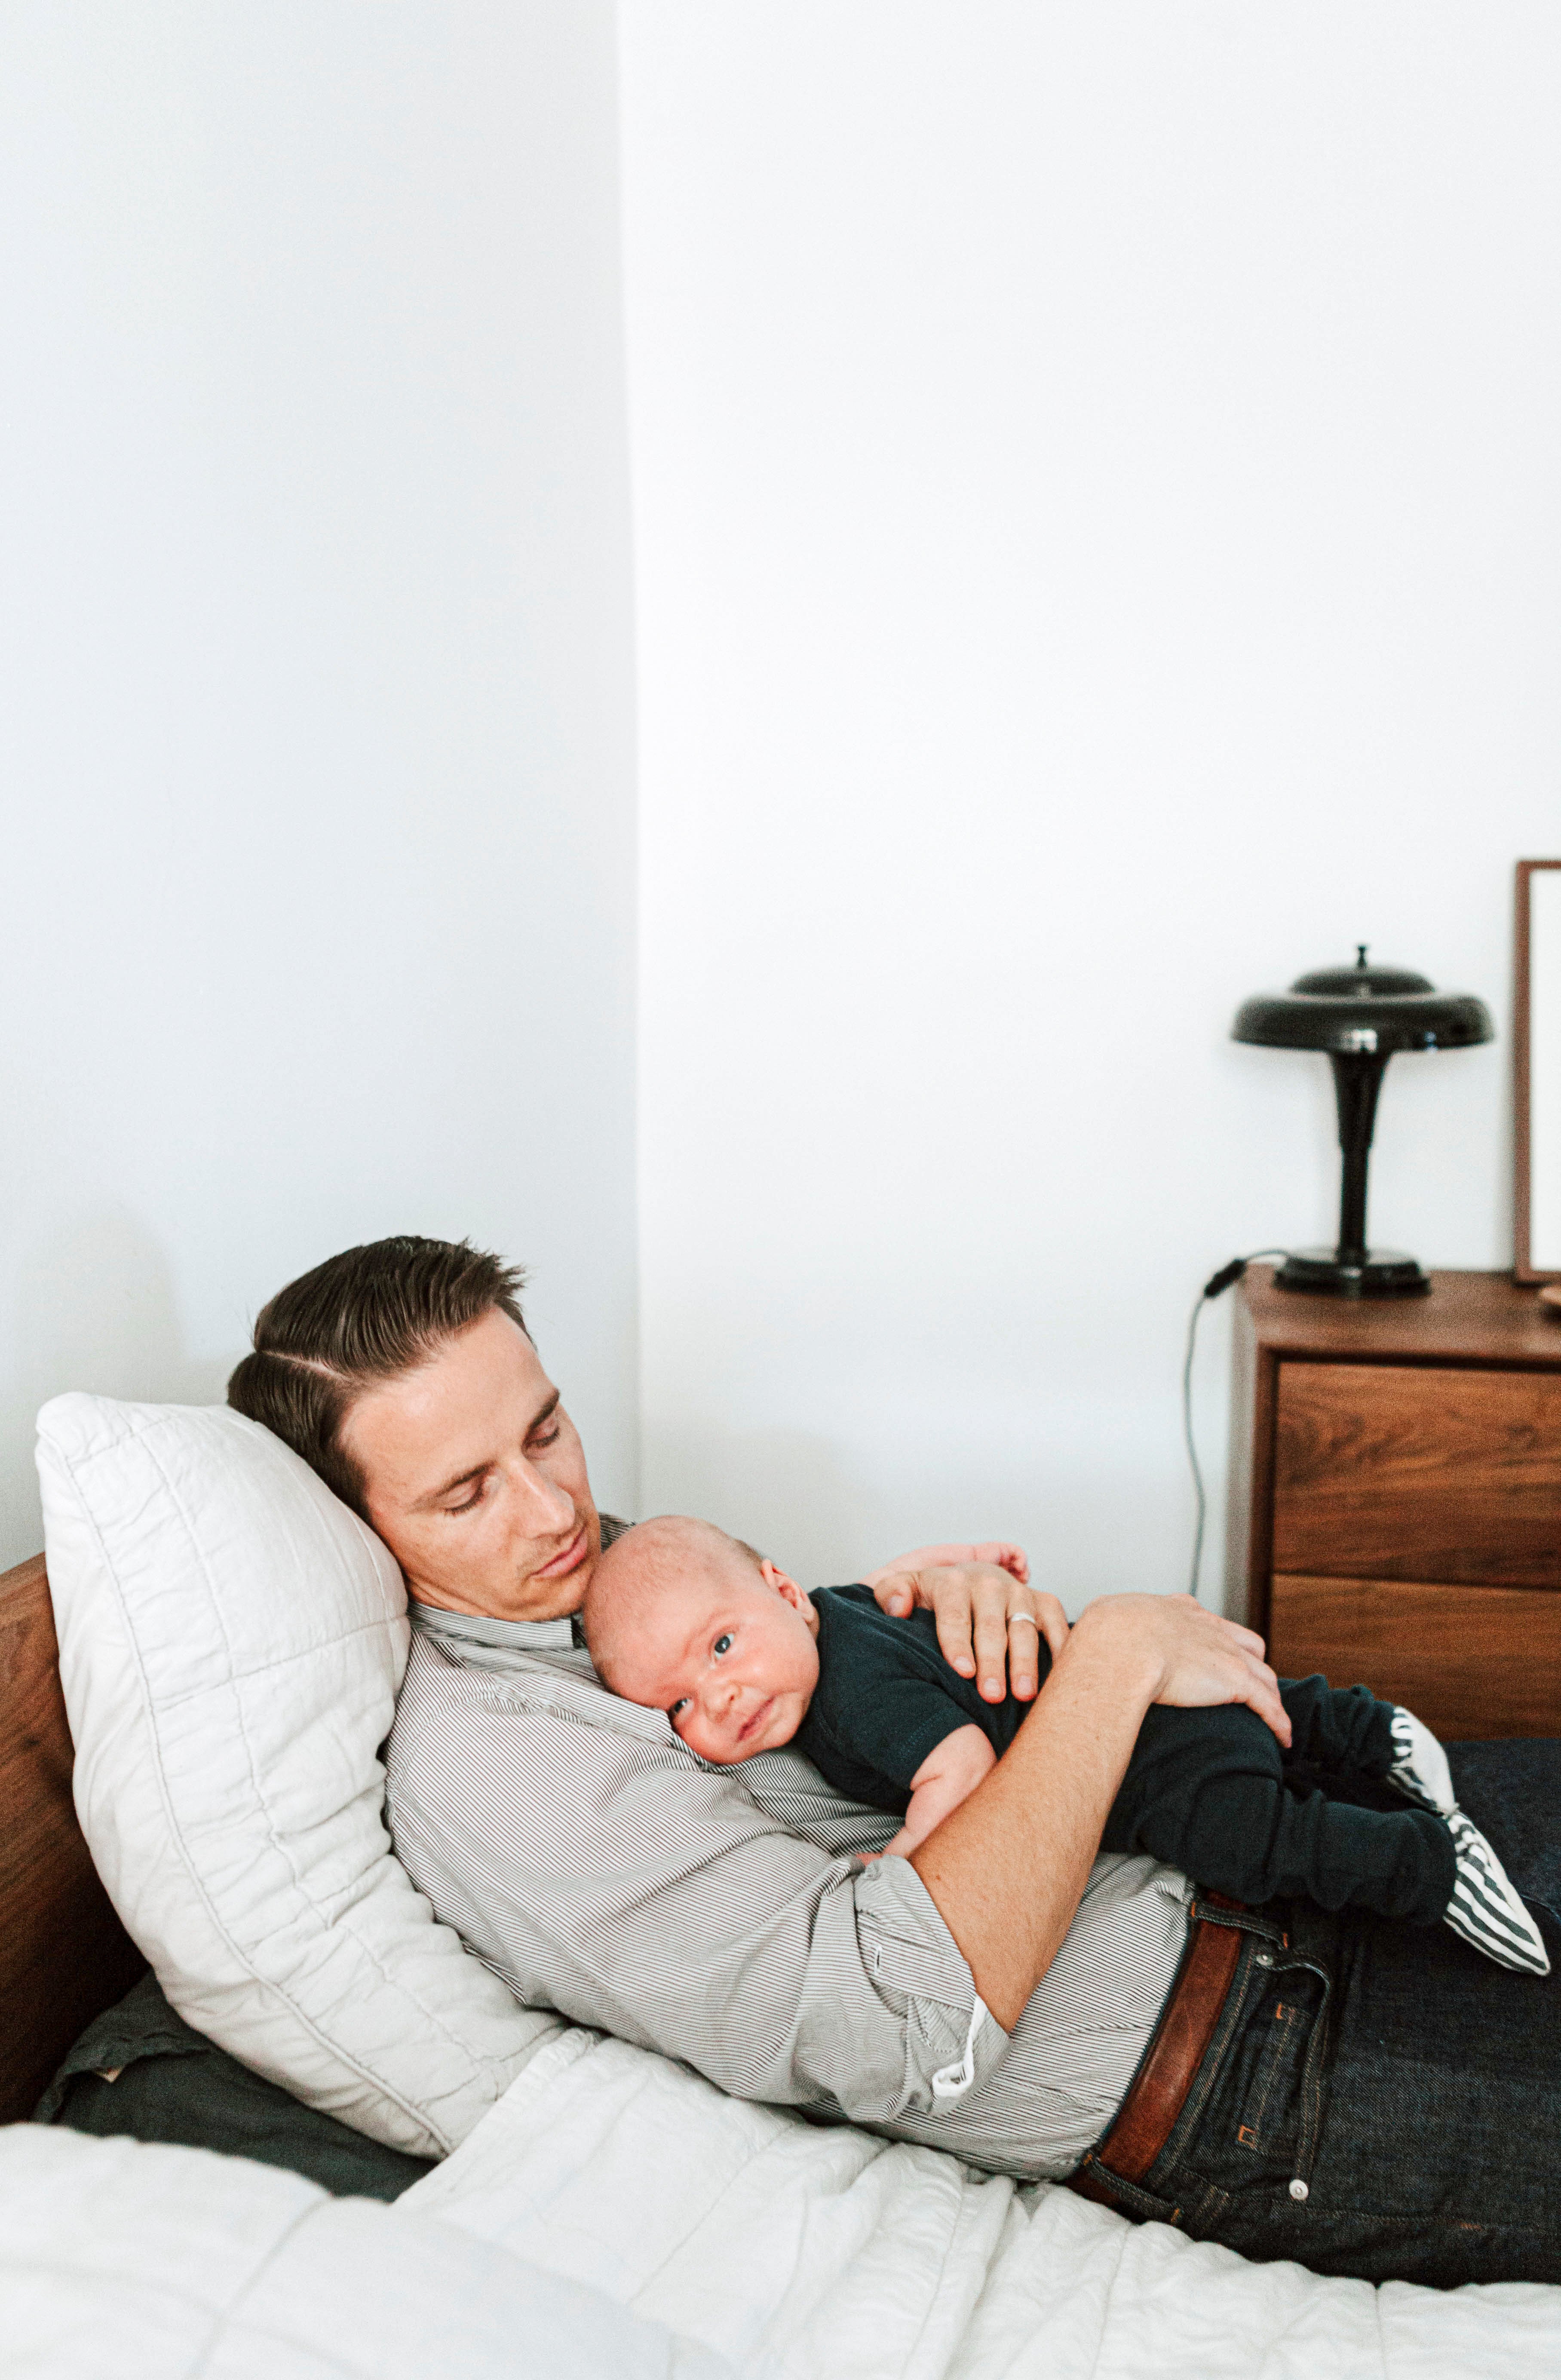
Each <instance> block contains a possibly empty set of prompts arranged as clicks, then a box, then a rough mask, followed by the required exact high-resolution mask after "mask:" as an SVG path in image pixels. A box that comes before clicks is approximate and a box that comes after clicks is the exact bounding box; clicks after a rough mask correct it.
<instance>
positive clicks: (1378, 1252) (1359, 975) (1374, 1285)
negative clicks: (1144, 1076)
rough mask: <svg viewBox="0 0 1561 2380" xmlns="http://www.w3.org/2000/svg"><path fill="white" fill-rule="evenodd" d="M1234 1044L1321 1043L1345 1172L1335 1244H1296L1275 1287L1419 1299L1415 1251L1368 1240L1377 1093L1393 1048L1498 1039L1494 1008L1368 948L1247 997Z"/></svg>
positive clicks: (1421, 1282)
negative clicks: (1390, 963)
mask: <svg viewBox="0 0 1561 2380" xmlns="http://www.w3.org/2000/svg"><path fill="white" fill-rule="evenodd" d="M1230 1038H1231V1039H1232V1040H1233V1041H1255V1042H1258V1043H1260V1044H1261V1045H1262V1047H1263V1048H1264V1049H1265V1050H1326V1052H1327V1055H1328V1062H1329V1063H1330V1064H1331V1065H1332V1067H1333V1070H1334V1095H1335V1097H1336V1098H1337V1101H1338V1143H1339V1147H1341V1148H1342V1149H1343V1151H1344V1173H1343V1180H1342V1183H1341V1184H1340V1188H1339V1200H1338V1246H1337V1248H1298V1249H1296V1250H1295V1251H1294V1253H1293V1254H1291V1255H1290V1256H1289V1257H1286V1259H1285V1261H1284V1263H1283V1264H1282V1265H1281V1266H1280V1268H1279V1270H1278V1271H1277V1273H1276V1275H1275V1280H1276V1281H1277V1283H1278V1285H1279V1287H1280V1288H1281V1289H1303V1290H1312V1291H1314V1292H1320V1293H1322V1294H1324V1295H1325V1296H1329V1297H1420V1296H1422V1295H1423V1294H1424V1293H1425V1292H1426V1291H1427V1290H1428V1289H1429V1288H1430V1287H1431V1283H1430V1281H1428V1280H1427V1278H1426V1276H1425V1274H1424V1273H1423V1272H1422V1270H1421V1269H1420V1267H1419V1265H1418V1264H1417V1263H1416V1262H1415V1260H1414V1258H1413V1257H1406V1256H1401V1255H1400V1254H1399V1253H1398V1250H1397V1249H1394V1248H1376V1249H1374V1250H1373V1249H1369V1248H1368V1247H1367V1245H1366V1160H1367V1156H1368V1154H1369V1152H1370V1149H1371V1146H1372V1128H1373V1124H1374V1123H1375V1122H1376V1103H1377V1093H1378V1092H1379V1091H1380V1090H1381V1088H1382V1078H1383V1075H1384V1073H1385V1072H1386V1066H1387V1062H1388V1060H1389V1058H1391V1057H1392V1055H1393V1053H1394V1051H1395V1050H1467V1049H1469V1048H1470V1047H1471V1046H1472V1045H1473V1044H1474V1043H1475V1042H1477V1041H1491V1040H1494V1038H1495V1027H1494V1026H1493V1024H1492V1023H1491V1012H1490V1010H1489V1009H1488V1008H1487V1007H1486V1005H1485V1003H1484V1002H1483V1001H1482V1000H1476V999H1475V998H1474V996H1473V994H1472V993H1471V992H1467V991H1436V990H1434V989H1433V987H1432V986H1431V985H1430V984H1429V983H1427V981H1426V979H1425V977H1424V976H1422V975H1411V974H1410V972H1409V970H1408V969H1407V968H1404V967H1384V966H1368V965H1366V945H1365V943H1364V942H1362V943H1361V945H1360V955H1359V956H1358V957H1357V959H1356V961H1355V964H1354V965H1353V966H1352V967H1319V968H1318V969H1317V971H1316V972H1315V974H1313V975H1302V976H1298V977H1296V979H1295V981H1294V983H1292V984H1291V986H1290V988H1289V991H1265V992H1259V993H1258V994H1257V996H1256V997H1255V999H1252V1000H1244V1001H1243V1002H1241V1005H1240V1008H1239V1009H1238V1010H1237V1012H1236V1022H1235V1024H1234V1025H1233V1026H1231V1028H1230Z"/></svg>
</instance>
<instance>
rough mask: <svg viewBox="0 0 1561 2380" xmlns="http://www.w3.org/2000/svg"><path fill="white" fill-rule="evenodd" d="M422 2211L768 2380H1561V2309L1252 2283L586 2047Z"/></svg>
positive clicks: (1161, 2231)
mask: <svg viewBox="0 0 1561 2380" xmlns="http://www.w3.org/2000/svg"><path fill="white" fill-rule="evenodd" d="M400 2211H402V2212H403V2213H405V2215H408V2216H410V2215H412V2214H414V2213H416V2214H417V2215H420V2216H437V2217H438V2218H439V2220H440V2222H441V2223H442V2224H452V2225H456V2226H459V2228H461V2229H462V2230H464V2231H466V2232H467V2233H469V2234H475V2235H476V2236H477V2237H478V2238H479V2239H481V2240H486V2241H489V2242H491V2243H494V2244H496V2245H501V2246H502V2247H504V2248H507V2249H509V2250H511V2251H512V2252H513V2253H515V2254H516V2255H519V2256H522V2257H524V2258H526V2260H527V2262H528V2263H529V2264H531V2265H538V2266H541V2267H542V2268H543V2269H545V2270H546V2271H549V2272H551V2273H555V2274H560V2275H565V2276H567V2277H571V2278H573V2279H575V2280H580V2281H586V2282H589V2283H591V2284H593V2285H594V2286H595V2287H596V2288H598V2289H600V2290H602V2291H603V2292H605V2294H606V2295H607V2296H608V2297H610V2298H612V2299H615V2300H617V2301H618V2302H619V2303H620V2304H621V2305H623V2306H625V2307H628V2308H632V2309H633V2311H634V2312H635V2313H638V2314H640V2315H643V2316H646V2317H648V2318H649V2319H650V2320H652V2321H654V2322H657V2323H661V2324H665V2325H667V2327H668V2328H669V2329H670V2330H672V2331H673V2332H677V2333H682V2334H683V2335H684V2336H685V2337H687V2338H692V2339H696V2340H700V2341H703V2342H704V2343H705V2344H707V2345H708V2346H709V2347H712V2348H714V2349H715V2350H718V2351H719V2352H720V2353H721V2354H722V2355H724V2356H726V2357H727V2358H729V2359H730V2361H731V2362H732V2364H733V2365H735V2366H736V2368H737V2370H738V2371H739V2372H742V2373H744V2374H756V2375H762V2380H781V2375H785V2380H793V2375H795V2380H804V2375H806V2380H999V2376H1000V2380H1227V2375H1228V2380H1433V2375H1434V2380H1485V2375H1487V2374H1489V2375H1490V2380H1495V2375H1497V2374H1501V2375H1502V2376H1503V2380H1510V2375H1512V2374H1522V2375H1524V2380H1539V2375H1542V2374H1556V2375H1561V2289H1543V2288H1540V2287H1536V2286H1533V2285H1531V2284H1526V2283H1512V2284H1510V2285H1507V2286H1505V2287H1501V2288H1491V2289H1458V2290H1456V2291H1451V2292H1440V2291H1436V2290H1432V2289H1413V2288H1409V2287H1406V2286H1403V2285H1401V2284H1390V2285H1389V2286H1387V2287H1386V2288H1383V2289H1372V2288H1369V2287H1368V2286H1367V2285H1366V2284H1365V2283H1364V2282H1361V2281H1342V2280H1320V2279H1318V2278H1317V2277H1316V2276H1315V2275H1313V2274H1310V2273H1307V2272H1304V2271H1303V2270H1302V2269H1301V2266H1299V2265H1250V2264H1248V2263H1246V2262H1245V2261H1244V2260H1243V2259H1242V2258H1241V2257H1240V2256H1237V2255H1235V2254H1233V2253H1231V2252H1230V2251H1229V2250H1228V2249H1224V2248H1216V2247H1211V2246H1207V2245H1204V2244H1200V2243H1198V2242H1195V2241H1192V2240H1187V2239H1184V2238H1183V2237H1182V2236H1181V2235H1180V2233H1178V2232H1175V2231H1171V2230H1168V2229H1167V2228H1165V2227H1164V2226H1162V2225H1151V2226H1145V2227H1142V2228H1141V2227H1137V2226H1134V2225H1131V2224H1128V2223H1125V2222H1123V2221H1122V2220H1121V2219H1120V2217H1119V2216H1115V2215H1112V2214H1110V2213H1109V2212H1108V2211H1107V2209H1105V2208H1104V2207H1097V2206H1092V2205H1089V2204H1086V2203H1085V2202H1084V2201H1083V2199H1079V2198H1076V2197H1074V2196H1073V2194H1072V2192H1070V2191H1066V2190H1059V2189H1047V2188H1045V2187H1043V2188H1041V2189H1039V2190H1034V2191H1021V2190H1018V2189H1016V2188H1015V2186H1014V2185H1013V2184H1012V2183H1011V2182H1008V2181H1001V2180H991V2179H989V2178H983V2177H980V2176H976V2175H974V2174H972V2173H970V2172H969V2171H968V2169H966V2168H963V2167H962V2166H960V2165H957V2164H956V2163H955V2162H954V2160H953V2159H952V2158H951V2157H948V2156H945V2155H941V2154H940V2153H938V2152H936V2151H933V2150H929V2149H918V2148H911V2147H907V2146H904V2145H897V2144H890V2143H887V2142H882V2141H878V2140H876V2139H874V2138H872V2137H871V2136H869V2135H868V2134H866V2133H864V2132H857V2131H846V2130H829V2131H825V2130H820V2129H817V2128H815V2127H813V2126H811V2125H809V2124H806V2123H804V2122H802V2121H801V2120H800V2119H797V2118H796V2117H794V2116H788V2115H783V2114H780V2113H778V2112H777V2111H775V2110H774V2109H771V2108H768V2107H753V2106H750V2105H748V2104H746V2103H744V2102H743V2101H740V2100H733V2099H728V2098H725V2097H723V2096H722V2095H721V2094H720V2092H718V2091H716V2090H714V2089H712V2088H711V2086H710V2085H709V2084H708V2083H704V2082H701V2081H700V2080H699V2079H698V2078H697V2077H696V2076H695V2075H692V2074H689V2073H687V2072H686V2071H684V2070H683V2069H682V2068H680V2067H676V2066H673V2065H672V2064H670V2063H669V2062H668V2061H667V2060H666V2059H664V2058H657V2057H653V2056H651V2055H650V2054H648V2053H647V2052H646V2051H644V2050H639V2049H634V2048H630V2047H629V2046H627V2045H626V2044H624V2043H623V2042H619V2041H611V2040H604V2039H602V2038H601V2037H600V2036H599V2035H598V2034H591V2033H587V2032H583V2031H574V2032H571V2033H569V2034H565V2035H564V2036H563V2038H562V2039H561V2040H559V2041H556V2042H553V2043H551V2044H550V2045H549V2046H548V2047H547V2048H546V2049H544V2050H542V2051H541V2052H540V2053H539V2054H538V2057H537V2058H535V2060H534V2061H533V2063H532V2064H531V2065H530V2066H529V2067H528V2068H527V2069H526V2072H525V2073H524V2074H523V2075H521V2076H520V2078H519V2079H518V2080H517V2081H516V2082H515V2083H513V2084H512V2085H511V2087H510V2090H509V2092H508V2093H507V2095H505V2097H504V2098H503V2099H502V2100H501V2101H500V2102H499V2104H498V2106H497V2107H494V2108H493V2109H492V2110H491V2112H490V2114H489V2115H487V2116H485V2117H484V2118H483V2119H482V2121H481V2122H480V2123H479V2124H478V2128H477V2130H476V2131H474V2132H473V2133H472V2134H471V2135H470V2136H469V2138H468V2139H467V2140H466V2143H465V2144H464V2145H463V2146H462V2147H461V2148H459V2149H457V2150H456V2151H455V2153H454V2155H453V2156H451V2157H450V2158H449V2159H448V2160H447V2161H446V2162H445V2163H444V2164H443V2165H442V2166H441V2167H439V2168H438V2169H437V2170H436V2171H435V2172H433V2173H431V2174H430V2175H428V2176H427V2177H426V2178H425V2180H422V2181H419V2182H418V2183H417V2184H416V2185H415V2187H414V2188H413V2189H412V2190H410V2191H409V2192H407V2193H406V2195H405V2198H404V2199H403V2200H402V2201H401V2202H400Z"/></svg>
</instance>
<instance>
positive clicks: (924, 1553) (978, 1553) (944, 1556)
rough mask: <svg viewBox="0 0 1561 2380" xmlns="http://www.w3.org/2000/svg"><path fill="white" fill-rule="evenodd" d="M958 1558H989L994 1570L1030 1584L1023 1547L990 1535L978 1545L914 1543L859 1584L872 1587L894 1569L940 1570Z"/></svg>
mask: <svg viewBox="0 0 1561 2380" xmlns="http://www.w3.org/2000/svg"><path fill="white" fill-rule="evenodd" d="M961 1562H991V1563H993V1564H995V1565H996V1567H997V1568H998V1570H1006V1571H1007V1573H1008V1574H1009V1576H1010V1578H1016V1579H1017V1580H1018V1581H1019V1584H1020V1585H1021V1586H1028V1585H1029V1584H1030V1564H1029V1562H1028V1561H1027V1560H1026V1559H1025V1554H1024V1548H1023V1546H1010V1545H1005V1544H1004V1543H1003V1542H1002V1541H1001V1540H1000V1539H998V1538H996V1537H994V1538H991V1539H989V1540H988V1541H987V1542H986V1544H985V1545H979V1546H917V1547H916V1548H915V1549H914V1552H911V1553H908V1554H896V1555H895V1557H894V1560H892V1561H887V1562H885V1563H884V1565H883V1567H882V1569H881V1570H870V1571H869V1572H868V1573H867V1575H866V1577H865V1580H864V1581H863V1585H865V1586H875V1587H876V1586H877V1585H878V1584H879V1583H880V1581H882V1580H883V1579H886V1578H889V1576H890V1575H891V1574H892V1573H894V1572H895V1571H898V1570H940V1569H944V1568H950V1567H953V1566H954V1565H956V1564H958V1563H961Z"/></svg>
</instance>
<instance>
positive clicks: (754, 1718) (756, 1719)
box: [737, 1694, 775, 1743]
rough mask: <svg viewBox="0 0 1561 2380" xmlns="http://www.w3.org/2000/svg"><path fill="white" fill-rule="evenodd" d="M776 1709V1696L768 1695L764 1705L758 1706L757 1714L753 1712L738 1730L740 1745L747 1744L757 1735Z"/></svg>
mask: <svg viewBox="0 0 1561 2380" xmlns="http://www.w3.org/2000/svg"><path fill="white" fill-rule="evenodd" d="M774 1708H775V1696H774V1695H773V1694H766V1696H765V1698H764V1700H763V1702H762V1703H760V1705H759V1706H758V1708H757V1710H756V1711H755V1712H753V1713H752V1714H751V1716H750V1717H749V1718H745V1719H744V1721H743V1724H742V1726H741V1727H740V1728H739V1729H738V1730H737V1741H738V1743H747V1741H748V1738H749V1737H750V1736H751V1735H756V1733H757V1732H758V1730H759V1729H760V1727H761V1726H763V1725H764V1723H765V1722H766V1721H767V1720H768V1717H769V1714H770V1712H771V1711H772V1710H773V1709H774Z"/></svg>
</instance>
